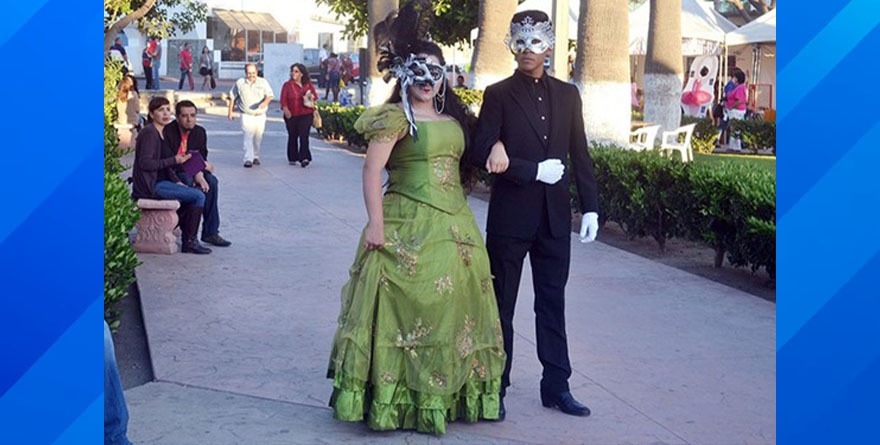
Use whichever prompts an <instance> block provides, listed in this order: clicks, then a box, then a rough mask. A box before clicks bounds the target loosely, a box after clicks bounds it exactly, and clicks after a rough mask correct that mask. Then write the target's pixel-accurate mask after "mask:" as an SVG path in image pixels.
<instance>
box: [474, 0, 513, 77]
mask: <svg viewBox="0 0 880 445" xmlns="http://www.w3.org/2000/svg"><path fill="white" fill-rule="evenodd" d="M516 5H517V1H516V0H483V1H481V2H480V15H479V18H478V19H477V20H478V21H477V23H478V26H479V30H480V35H479V37H477V44H476V47H475V49H474V59H473V63H471V67H472V68H471V69H472V70H473V76H472V77H473V79H474V84H473V87H474V88H475V89H478V90H483V89H486V87H487V86H489V85H491V84H493V83H495V82H497V81H499V80H501V79H503V78H505V77H507V76H509V75H510V73H511V72H512V71H513V68H514V60H513V56H511V55H510V51H508V50H507V46H506V45H505V44H504V36H506V35H507V32H508V30H509V29H510V18H511V17H513V14H514V12H516Z"/></svg>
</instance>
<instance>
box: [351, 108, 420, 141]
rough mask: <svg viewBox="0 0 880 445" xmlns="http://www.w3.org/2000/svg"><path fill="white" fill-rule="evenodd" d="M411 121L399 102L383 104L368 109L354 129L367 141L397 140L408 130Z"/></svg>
mask: <svg viewBox="0 0 880 445" xmlns="http://www.w3.org/2000/svg"><path fill="white" fill-rule="evenodd" d="M408 128H409V122H408V121H407V120H406V115H405V114H404V113H403V110H401V109H400V107H398V106H397V104H382V105H379V106H376V107H371V108H368V109H366V110H365V111H364V112H363V114H361V116H360V117H359V118H358V120H357V121H356V122H355V123H354V129H355V130H357V132H358V133H362V134H363V135H364V137H365V138H366V139H367V141H374V140H375V141H379V142H388V141H396V140H397V139H398V137H399V136H400V134H401V133H403V132H405V131H407V129H408Z"/></svg>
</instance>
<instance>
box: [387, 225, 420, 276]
mask: <svg viewBox="0 0 880 445" xmlns="http://www.w3.org/2000/svg"><path fill="white" fill-rule="evenodd" d="M386 246H388V247H389V248H390V249H391V251H392V252H393V253H394V256H395V257H397V269H398V270H405V271H406V273H407V274H408V275H409V276H413V275H415V274H416V265H417V264H418V262H419V250H420V249H421V246H420V245H419V241H418V240H417V239H416V237H411V238H410V239H409V241H406V240H403V239H402V238H401V237H400V234H399V233H398V232H397V231H396V230H395V231H394V233H392V234H391V236H390V237H389V239H388V242H387V243H386Z"/></svg>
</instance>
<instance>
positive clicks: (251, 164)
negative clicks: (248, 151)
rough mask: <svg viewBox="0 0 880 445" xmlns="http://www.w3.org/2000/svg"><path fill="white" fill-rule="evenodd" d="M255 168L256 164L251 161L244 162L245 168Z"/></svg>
mask: <svg viewBox="0 0 880 445" xmlns="http://www.w3.org/2000/svg"><path fill="white" fill-rule="evenodd" d="M253 166H254V163H253V162H251V161H244V168H251V167H253Z"/></svg>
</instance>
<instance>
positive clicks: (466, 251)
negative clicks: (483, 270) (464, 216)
mask: <svg viewBox="0 0 880 445" xmlns="http://www.w3.org/2000/svg"><path fill="white" fill-rule="evenodd" d="M449 230H450V231H451V232H452V237H453V238H454V239H455V243H456V244H458V256H460V257H461V260H462V261H464V265H465V266H470V265H471V260H472V259H473V250H474V246H473V245H474V240H473V238H471V235H470V234H467V235H466V236H462V234H461V230H459V228H458V226H455V225H454V226H452V227H450V228H449Z"/></svg>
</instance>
